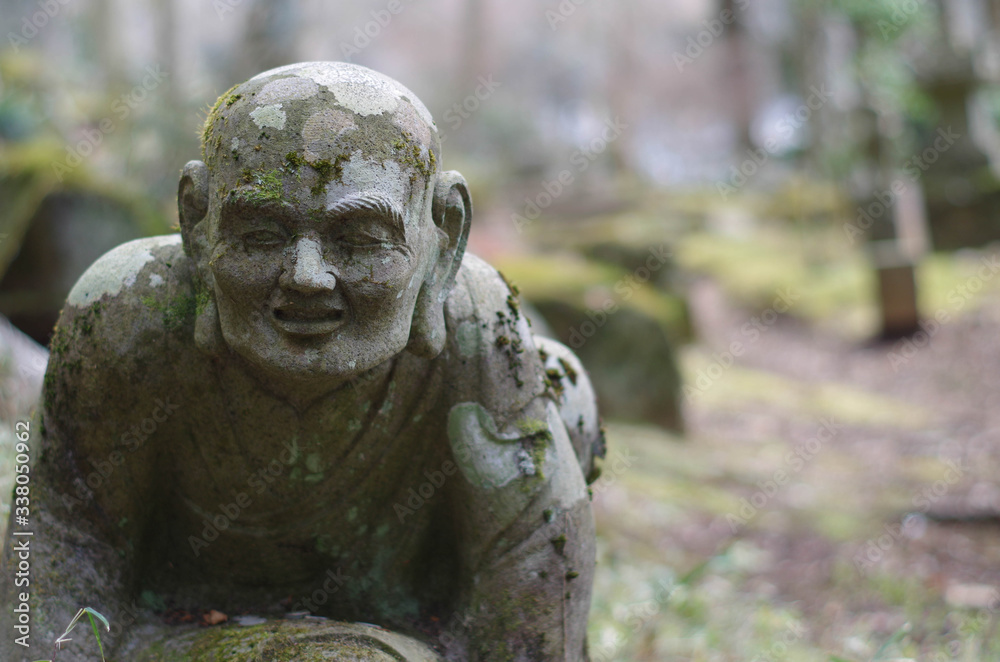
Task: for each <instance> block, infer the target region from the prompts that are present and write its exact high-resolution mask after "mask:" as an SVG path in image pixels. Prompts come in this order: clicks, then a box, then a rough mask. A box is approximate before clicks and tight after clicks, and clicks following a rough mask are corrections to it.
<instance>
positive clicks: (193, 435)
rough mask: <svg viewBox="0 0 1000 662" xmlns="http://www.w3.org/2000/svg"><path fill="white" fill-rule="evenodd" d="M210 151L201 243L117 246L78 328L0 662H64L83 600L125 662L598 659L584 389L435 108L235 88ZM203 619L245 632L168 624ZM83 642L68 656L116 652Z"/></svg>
mask: <svg viewBox="0 0 1000 662" xmlns="http://www.w3.org/2000/svg"><path fill="white" fill-rule="evenodd" d="M202 143H203V152H204V153H203V159H204V160H203V161H191V162H189V163H188V164H187V165H186V166H184V169H183V172H182V174H181V178H180V186H179V192H178V207H179V213H180V230H181V232H180V234H179V235H170V236H162V237H152V238H148V239H141V240H137V241H133V242H130V243H127V244H124V245H122V246H119V247H118V248H116V249H114V250H113V251H111V252H110V253H108V254H106V255H105V256H103V257H102V258H101V259H100V260H98V261H97V262H96V263H94V265H93V266H92V267H91V268H90V269H89V270H88V271H87V272H86V273H85V274H84V275H83V276H82V277H81V278H80V280H79V282H78V283H77V284H76V285H75V287H74V288H73V290H72V292H71V293H70V295H69V298H68V300H67V302H66V306H65V308H64V310H63V312H62V314H61V317H60V320H59V323H58V326H57V331H56V334H55V336H54V338H53V341H52V347H51V359H50V362H49V366H48V372H47V374H46V377H45V383H44V388H43V407H42V412H41V415H40V420H39V421H37V422H36V429H35V430H34V434H33V437H32V441H31V453H32V455H33V465H32V467H31V473H30V477H31V483H30V508H31V517H30V521H29V523H28V524H27V525H26V526H25V525H23V524H19V523H18V522H16V521H15V520H14V519H13V518H12V519H11V522H10V527H11V531H12V532H13V531H19V530H30V531H32V532H33V534H32V535H31V537H30V545H31V554H30V557H31V560H30V563H31V577H30V585H28V586H27V587H21V586H20V585H16V582H15V571H16V568H17V564H18V558H19V557H18V554H17V552H16V551H15V550H14V546H15V545H14V544H13V543H12V542H11V540H16V541H20V540H22V539H23V538H11V537H10V534H8V543H7V545H6V552H5V554H4V565H3V569H2V571H0V585H2V601H3V602H2V604H3V616H2V617H0V618H2V619H3V627H2V631H3V633H4V634H3V636H2V637H0V659H3V660H11V661H13V660H37V659H39V658H40V657H50V652H51V642H52V641H53V640H54V639H55V638H56V637H57V636H58V635H59V633H61V632H62V630H63V628H64V626H65V625H66V624H67V623H68V622H69V621H70V619H71V618H72V616H73V614H74V613H75V612H76V611H77V609H78V608H79V607H83V606H90V607H93V608H94V609H97V610H98V611H100V612H102V613H104V614H105V615H107V616H109V618H110V619H111V620H112V623H113V627H112V631H111V633H110V634H109V635H107V637H108V638H107V639H105V644H106V646H107V649H109V650H110V651H112V655H111V657H113V658H114V659H122V660H124V659H128V660H174V659H177V660H202V659H204V660H216V659H227V660H251V659H252V660H258V659H260V660H272V659H274V660H279V659H280V660H284V659H296V660H313V659H316V660H319V659H324V660H325V659H341V660H354V659H357V660H362V659H363V660H369V659H371V660H376V659H378V660H381V659H386V660H440V659H446V660H490V661H491V662H493V661H498V660H560V661H562V660H569V661H578V660H584V659H586V626H587V615H588V610H589V607H590V592H591V586H592V578H593V569H594V524H593V519H592V514H591V509H590V502H589V497H588V489H587V486H586V480H585V478H586V477H587V476H591V475H592V472H593V471H594V462H595V456H601V455H603V452H604V450H603V440H602V435H601V432H600V429H599V425H598V419H597V413H596V407H595V403H594V396H593V391H592V389H591V387H590V384H589V382H588V380H587V377H586V374H585V373H584V371H583V369H582V368H581V366H580V364H579V363H578V361H577V359H576V358H575V357H574V356H573V354H572V353H571V352H570V351H569V350H568V349H566V348H565V347H563V346H562V345H559V344H558V343H555V342H553V341H550V340H543V339H539V338H535V337H533V336H532V334H531V330H530V329H529V327H528V324H527V321H526V319H525V318H524V317H523V316H522V314H521V312H520V309H519V304H518V297H517V291H516V289H512V288H511V287H510V286H509V285H508V284H507V283H506V281H505V280H504V279H503V277H502V276H501V275H500V274H499V273H498V272H497V271H496V270H494V269H493V268H491V267H490V266H488V265H487V264H486V263H484V262H483V261H481V260H479V259H478V258H476V257H474V256H472V255H470V254H465V244H466V238H467V236H468V232H469V222H470V218H471V214H472V207H471V202H470V198H469V191H468V187H467V185H466V182H465V180H464V179H463V178H462V176H461V175H460V174H458V173H457V172H443V171H442V170H441V167H440V163H441V159H440V142H439V140H438V133H437V129H436V127H435V124H434V121H433V120H432V118H431V116H430V114H429V113H428V111H427V109H426V108H425V107H424V105H423V104H422V103H421V102H420V101H419V100H418V99H417V97H416V96H414V95H413V93H412V92H410V91H409V90H407V89H406V88H404V87H402V86H401V85H400V84H399V83H397V82H396V81H394V80H392V79H390V78H387V77H385V76H383V75H381V74H378V73H375V72H373V71H371V70H369V69H366V68H364V67H360V66H356V65H351V64H344V63H333V62H314V63H304V64H296V65H290V66H286V67H281V68H278V69H274V70H271V71H267V72H265V73H262V74H260V75H258V76H256V77H254V78H252V79H251V80H249V81H247V82H245V83H243V84H240V85H238V86H236V87H234V88H233V89H232V90H230V91H229V92H227V93H226V94H224V95H223V96H222V98H220V99H219V101H218V103H217V104H216V105H215V107H214V108H213V109H212V110H211V111H210V113H209V115H208V118H207V120H206V122H205V128H204V132H203V137H202ZM12 514H13V509H12ZM23 592H27V593H30V597H29V599H28V601H27V602H28V604H29V606H30V628H31V629H30V640H29V643H30V645H31V647H30V649H26V648H23V647H22V646H20V645H16V644H15V643H14V638H15V635H14V634H12V632H14V633H15V634H16V631H15V629H14V626H15V625H17V624H18V620H17V619H18V618H19V617H18V616H17V615H16V614H15V615H14V616H13V617H14V619H15V620H14V621H13V622H12V621H11V618H12V607H16V606H17V605H19V604H20V602H21V596H20V594H21V593H23ZM207 610H216V611H218V612H221V613H223V614H226V615H228V616H229V618H230V623H229V624H227V625H224V626H218V627H214V628H208V629H205V628H200V629H199V628H195V627H193V626H183V625H181V626H178V625H168V624H165V623H164V619H163V617H162V615H163V614H164V613H168V614H170V613H173V614H195V615H196V614H199V613H204V612H205V611H207ZM154 611H155V612H157V613H158V614H159V615H158V616H154V615H153V612H154ZM325 619H332V620H325ZM236 620H242V622H243V625H236V624H235V623H234V622H233V621H236ZM81 630H82V628H81ZM76 632H79V634H77V635H75V636H76V638H77V639H78V641H75V642H74V644H73V647H72V648H71V649H67V650H65V651H63V652H62V653H60V654H59V657H58V659H59V660H60V662H70V661H72V660H92V659H97V657H96V655H97V653H96V647H95V648H93V649H90V648H87V645H89V644H90V643H91V642H89V641H82V639H84V637H86V638H89V637H90V635H89V634H88V633H83V632H81V631H80V630H77V631H76ZM267 651H270V652H269V653H268V652H267Z"/></svg>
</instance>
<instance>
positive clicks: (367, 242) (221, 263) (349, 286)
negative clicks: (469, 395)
mask: <svg viewBox="0 0 1000 662" xmlns="http://www.w3.org/2000/svg"><path fill="white" fill-rule="evenodd" d="M287 170H288V171H287V172H284V173H281V174H275V175H274V176H273V177H274V178H273V179H271V180H270V181H265V182H261V180H260V179H259V178H251V181H236V182H233V188H231V189H230V191H231V193H229V194H228V195H226V196H225V197H224V198H223V199H222V200H221V201H220V204H219V206H218V219H217V223H216V227H215V233H214V246H213V249H212V252H211V259H210V261H209V268H210V269H211V273H212V276H213V278H214V281H215V296H216V302H217V305H218V309H219V319H220V323H221V327H222V334H223V337H224V338H225V339H226V341H227V342H228V344H229V345H230V347H232V348H233V349H234V350H236V352H237V353H239V354H240V355H242V356H243V357H244V358H245V359H247V360H249V361H250V362H251V363H253V364H255V365H257V366H258V367H260V368H262V369H264V370H265V371H268V372H271V371H278V372H280V373H292V374H295V375H300V376H308V375H322V376H325V377H332V378H337V377H339V378H348V377H351V376H353V375H357V374H359V373H361V372H363V371H365V370H368V369H370V368H373V367H375V366H377V365H379V364H380V363H382V362H384V361H385V360H387V359H389V358H391V357H392V356H394V355H396V354H398V353H399V352H401V351H402V350H403V349H404V348H405V347H406V345H407V342H408V339H409V335H410V323H411V320H412V317H413V311H414V305H415V302H416V297H417V294H418V292H419V290H420V287H421V285H422V284H423V282H424V278H425V275H426V274H427V272H428V270H429V269H430V268H431V266H432V265H431V262H432V260H433V259H434V258H435V257H436V250H435V249H436V242H437V234H436V233H437V230H436V228H435V227H434V225H433V223H432V222H431V219H430V195H429V194H428V191H427V186H426V182H425V180H424V178H423V177H418V178H415V179H414V178H413V176H412V175H413V173H412V172H411V170H410V169H409V168H406V167H401V166H400V165H399V164H398V163H396V162H393V161H388V162H385V163H383V164H379V163H375V162H373V161H371V160H370V159H366V158H365V157H364V156H362V155H361V154H360V153H356V154H355V156H354V157H353V158H350V159H349V160H346V161H344V162H343V171H342V173H343V174H342V177H341V181H340V182H338V183H336V184H330V185H329V186H328V187H327V190H326V191H324V192H323V194H321V195H314V194H313V193H312V192H311V189H312V187H313V186H315V183H316V179H317V177H316V175H315V173H313V172H303V171H308V170H311V169H310V168H299V169H293V168H287ZM223 175H224V176H226V177H227V178H229V179H235V177H234V175H235V173H232V172H226V173H223ZM265 178H266V176H265ZM262 187H263V188H262ZM279 189H280V191H281V195H280V199H270V198H272V197H274V198H277V193H278V191H279Z"/></svg>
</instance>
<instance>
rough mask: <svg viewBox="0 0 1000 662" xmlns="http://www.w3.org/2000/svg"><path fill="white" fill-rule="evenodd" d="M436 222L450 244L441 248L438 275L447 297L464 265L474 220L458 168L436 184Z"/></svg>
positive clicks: (434, 205)
mask: <svg viewBox="0 0 1000 662" xmlns="http://www.w3.org/2000/svg"><path fill="white" fill-rule="evenodd" d="M431 214H432V215H433V217H434V224H435V225H436V226H437V227H438V228H439V229H440V230H441V231H443V232H444V234H445V236H446V237H447V243H446V244H445V245H443V246H442V247H441V253H440V254H439V256H438V263H437V268H436V269H435V272H436V273H435V276H436V277H437V278H438V279H440V282H439V283H437V285H438V286H439V291H444V292H445V296H447V292H448V291H450V290H451V286H452V285H453V284H454V283H455V275H456V274H457V273H458V268H459V267H460V266H462V256H463V255H465V244H466V243H467V242H468V241H469V223H470V221H472V198H471V197H470V196H469V185H468V184H466V183H465V177H462V175H461V174H460V173H458V172H456V171H455V170H449V171H448V172H443V173H441V175H440V176H439V177H438V182H437V185H436V186H435V187H434V204H433V206H432V208H431Z"/></svg>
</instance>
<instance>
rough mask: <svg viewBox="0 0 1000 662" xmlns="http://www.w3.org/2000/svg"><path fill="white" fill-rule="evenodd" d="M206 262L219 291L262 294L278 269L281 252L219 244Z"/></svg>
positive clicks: (266, 291)
mask: <svg viewBox="0 0 1000 662" xmlns="http://www.w3.org/2000/svg"><path fill="white" fill-rule="evenodd" d="M209 266H210V268H211V270H212V275H213V276H214V278H215V282H216V285H218V286H219V288H220V289H221V290H222V291H223V292H226V293H228V294H230V295H233V294H235V293H236V292H242V293H244V295H252V294H258V293H259V294H266V293H268V292H270V290H271V289H272V288H273V286H274V284H275V283H276V282H277V280H278V276H279V275H280V273H281V256H280V255H279V254H271V253H267V252H260V253H255V254H252V255H251V254H248V253H246V252H245V251H242V250H240V249H230V248H227V247H222V248H221V249H220V250H217V251H216V253H215V255H214V256H213V258H212V260H211V262H209ZM241 298H242V297H241Z"/></svg>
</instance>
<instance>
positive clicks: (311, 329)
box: [272, 306, 345, 336]
mask: <svg viewBox="0 0 1000 662" xmlns="http://www.w3.org/2000/svg"><path fill="white" fill-rule="evenodd" d="M272 314H273V316H274V321H275V323H276V324H277V325H278V327H279V328H281V329H282V330H283V331H284V332H285V333H288V334H290V335H293V336H324V335H328V334H330V333H332V332H334V331H336V330H337V329H338V328H339V327H340V326H341V325H342V324H343V323H344V318H345V315H344V311H343V310H340V309H337V308H304V307H298V306H284V307H281V308H275V309H274V311H273V313H272Z"/></svg>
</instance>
